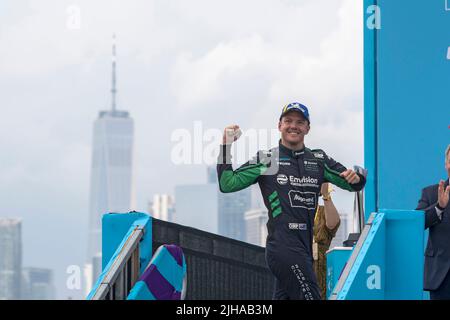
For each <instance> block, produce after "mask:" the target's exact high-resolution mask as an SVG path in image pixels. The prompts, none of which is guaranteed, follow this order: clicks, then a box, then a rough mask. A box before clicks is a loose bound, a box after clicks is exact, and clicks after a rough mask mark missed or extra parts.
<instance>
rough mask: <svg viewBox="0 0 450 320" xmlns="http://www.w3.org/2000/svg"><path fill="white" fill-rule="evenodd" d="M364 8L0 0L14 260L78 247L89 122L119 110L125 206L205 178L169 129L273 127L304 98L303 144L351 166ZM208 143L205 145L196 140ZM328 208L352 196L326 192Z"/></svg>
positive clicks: (357, 151) (292, 0)
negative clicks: (128, 171)
mask: <svg viewBox="0 0 450 320" xmlns="http://www.w3.org/2000/svg"><path fill="white" fill-rule="evenodd" d="M362 14H363V8H362V1H355V0H247V1H234V0H228V1H223V0H222V1H216V0H214V1H213V0H189V1H187V0H154V1H148V0H130V1H113V0H108V1H106V0H95V1H77V0H71V1H49V0H45V1H44V0H29V1H25V0H18V1H2V2H0V97H1V100H0V101H1V102H0V104H1V117H0V145H1V148H2V149H1V150H2V152H1V156H0V181H1V183H0V203H1V211H0V216H1V217H21V218H22V219H23V241H24V244H23V254H24V256H23V262H24V266H35V267H48V268H52V269H53V270H54V272H55V275H56V285H57V290H58V296H57V297H58V298H60V299H66V298H67V297H69V296H70V297H72V298H82V297H83V292H82V291H81V290H68V289H67V288H66V286H65V282H66V278H67V274H66V268H67V267H68V266H70V265H79V266H82V265H83V264H84V262H85V254H86V249H87V241H86V239H87V222H88V200H89V199H88V195H89V178H90V161H91V143H92V128H93V122H94V120H95V119H96V117H97V115H98V111H100V110H105V109H109V107H110V101H111V100H110V95H109V90H110V82H111V58H110V55H111V37H112V34H113V33H114V32H115V33H116V35H117V42H118V48H117V56H118V57H117V63H118V90H119V91H118V106H119V109H124V110H128V111H129V112H130V114H131V116H132V118H133V119H134V121H135V145H134V147H135V152H134V164H135V166H134V178H135V190H136V194H135V209H136V210H141V211H147V203H148V201H149V200H150V199H151V197H152V195H153V194H154V193H171V194H172V193H173V192H174V186H175V185H177V184H187V183H203V182H204V181H205V180H206V170H205V166H206V164H207V163H202V164H191V165H176V164H175V163H174V162H173V161H172V160H173V159H172V158H171V151H172V149H173V148H174V142H173V141H171V138H172V134H173V133H174V132H176V131H177V130H180V129H186V130H188V131H189V132H193V130H194V125H195V122H196V121H201V125H202V128H203V130H208V129H216V130H219V129H220V130H221V129H222V128H223V127H224V126H226V125H228V124H231V123H237V124H239V125H240V126H241V128H242V129H243V131H244V132H245V131H246V130H255V129H260V130H262V129H264V130H267V129H275V128H276V125H277V119H278V116H279V113H280V110H281V107H282V106H283V105H284V104H286V103H288V102H291V101H299V102H302V103H304V104H306V105H307V106H309V108H310V114H311V121H312V127H311V132H310V134H309V136H308V137H307V140H306V143H307V146H308V147H310V148H322V149H324V150H326V151H327V153H328V154H330V155H332V156H333V157H334V158H335V159H337V160H339V161H340V162H342V163H343V164H345V165H347V166H351V165H353V164H360V165H362V164H363V69H362V68H363V63H362V61H363V34H362V33H363V20H362V17H363V16H362ZM205 145H206V143H205ZM336 197H338V199H337V200H336V202H337V204H338V209H340V210H341V211H345V212H350V211H351V210H352V206H353V202H352V201H353V198H352V196H351V195H350V194H346V193H344V192H338V193H337V195H336Z"/></svg>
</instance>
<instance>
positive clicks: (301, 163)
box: [217, 142, 366, 300]
mask: <svg viewBox="0 0 450 320" xmlns="http://www.w3.org/2000/svg"><path fill="white" fill-rule="evenodd" d="M230 149H231V146H230V145H227V146H226V145H222V146H221V150H220V154H219V159H218V164H217V174H218V179H219V186H220V190H221V191H222V192H225V193H228V192H235V191H239V190H242V189H244V188H247V187H249V186H250V185H252V184H254V183H258V184H259V187H260V189H261V194H262V197H263V199H264V203H265V205H266V207H267V210H268V214H269V220H268V223H267V231H268V236H267V241H266V261H267V264H268V267H269V269H270V270H271V272H272V273H273V275H274V276H275V290H274V295H273V298H274V299H305V300H314V299H320V298H321V297H320V290H319V288H318V285H317V279H316V276H315V274H314V269H313V255H312V243H313V225H314V216H315V213H316V209H317V205H318V197H319V194H320V188H321V184H322V183H324V182H330V183H332V184H334V185H336V186H338V187H340V188H342V189H345V190H349V191H359V190H361V189H362V188H363V187H364V185H365V182H366V181H365V178H364V176H362V175H360V174H358V175H359V177H360V182H359V183H358V184H349V183H348V182H347V181H346V180H345V179H344V178H342V177H341V176H340V175H339V174H340V173H341V172H343V171H345V170H346V168H345V167H344V166H343V165H342V164H340V163H339V162H336V161H335V160H333V159H332V158H330V157H329V156H328V155H327V154H326V153H325V152H324V151H322V150H310V149H308V148H304V149H303V150H299V151H294V150H291V149H288V148H286V147H285V146H283V145H282V144H281V142H280V143H279V146H278V147H276V148H273V149H270V150H268V151H259V152H258V153H257V155H256V157H255V158H254V159H252V160H251V161H249V162H247V163H245V164H244V165H242V166H241V167H239V168H238V169H237V170H233V168H232V165H231V154H230Z"/></svg>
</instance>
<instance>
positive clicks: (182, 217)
mask: <svg viewBox="0 0 450 320" xmlns="http://www.w3.org/2000/svg"><path fill="white" fill-rule="evenodd" d="M175 200H176V212H177V214H176V216H175V223H178V224H181V225H184V226H189V227H193V228H196V229H200V230H203V231H208V232H211V233H217V203H218V202H217V189H216V185H214V184H190V185H179V186H175Z"/></svg>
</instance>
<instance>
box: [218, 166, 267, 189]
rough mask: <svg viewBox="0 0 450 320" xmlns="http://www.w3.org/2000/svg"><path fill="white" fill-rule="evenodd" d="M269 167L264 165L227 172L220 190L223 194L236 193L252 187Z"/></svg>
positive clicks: (221, 181)
mask: <svg viewBox="0 0 450 320" xmlns="http://www.w3.org/2000/svg"><path fill="white" fill-rule="evenodd" d="M266 170H267V167H266V166H265V165H264V164H262V163H259V164H255V165H249V166H246V167H243V168H239V169H238V170H236V171H234V172H233V171H232V170H225V171H224V172H223V173H222V175H221V177H220V181H219V183H220V189H221V190H222V192H225V193H227V192H235V191H239V190H242V189H245V188H247V187H248V186H251V185H252V184H253V183H255V181H256V179H257V178H258V177H259V176H260V175H261V174H262V173H264V172H265V171H266Z"/></svg>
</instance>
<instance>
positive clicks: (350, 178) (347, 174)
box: [340, 169, 360, 184]
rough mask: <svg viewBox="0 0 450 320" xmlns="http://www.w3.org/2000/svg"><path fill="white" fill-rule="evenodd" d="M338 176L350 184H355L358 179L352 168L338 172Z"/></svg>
mask: <svg viewBox="0 0 450 320" xmlns="http://www.w3.org/2000/svg"><path fill="white" fill-rule="evenodd" d="M340 176H341V177H343V178H344V179H345V180H346V181H347V182H348V183H350V184H357V183H359V181H360V178H359V176H358V175H357V174H356V172H355V171H353V170H352V169H347V170H345V171H344V172H342V173H341V174H340Z"/></svg>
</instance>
